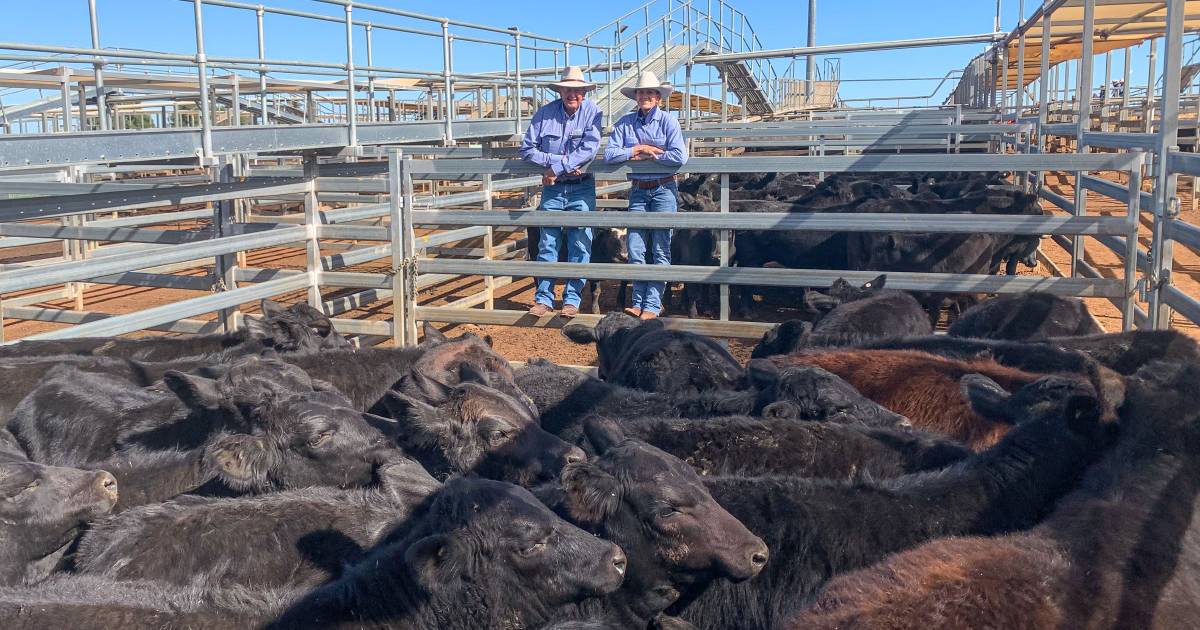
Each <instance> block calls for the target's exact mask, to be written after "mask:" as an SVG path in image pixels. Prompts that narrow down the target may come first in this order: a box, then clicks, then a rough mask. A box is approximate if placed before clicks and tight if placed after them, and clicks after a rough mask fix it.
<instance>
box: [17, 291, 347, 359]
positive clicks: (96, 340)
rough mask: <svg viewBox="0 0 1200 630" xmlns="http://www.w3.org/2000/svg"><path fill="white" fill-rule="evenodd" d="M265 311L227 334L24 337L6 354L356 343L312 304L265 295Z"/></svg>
mask: <svg viewBox="0 0 1200 630" xmlns="http://www.w3.org/2000/svg"><path fill="white" fill-rule="evenodd" d="M262 311H263V316H262V318H257V317H246V318H245V320H244V321H245V327H244V328H242V329H240V330H238V331H236V332H232V333H227V334H212V335H194V336H188V337H143V338H139V339H123V338H119V337H83V338H78V339H62V340H54V341H21V342H18V343H15V344H12V345H9V346H0V359H9V358H30V357H51V356H60V355H82V356H95V357H110V358H114V359H134V360H138V361H149V362H157V361H172V360H176V359H181V358H184V357H199V356H213V357H214V358H217V359H219V360H228V359H232V358H235V357H237V356H244V355H246V354H257V353H258V352H260V351H261V350H262V349H265V348H271V349H274V350H277V351H279V352H318V351H321V350H329V349H336V348H350V347H351V346H350V342H348V341H346V339H345V338H344V337H342V336H341V335H339V334H337V331H335V330H334V329H333V322H331V321H330V320H329V318H328V317H327V316H326V315H325V314H324V313H322V312H321V311H318V310H317V309H315V308H313V307H311V306H309V305H308V304H304V303H300V304H295V305H292V306H289V307H287V308H284V307H283V306H282V305H281V304H278V303H276V302H273V301H271V300H263V301H262Z"/></svg>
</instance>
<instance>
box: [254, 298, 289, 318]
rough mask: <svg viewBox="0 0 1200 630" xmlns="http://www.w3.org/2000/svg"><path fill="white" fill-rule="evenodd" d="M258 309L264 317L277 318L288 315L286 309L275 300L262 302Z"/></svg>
mask: <svg viewBox="0 0 1200 630" xmlns="http://www.w3.org/2000/svg"><path fill="white" fill-rule="evenodd" d="M259 307H260V308H261V309H262V312H263V316H264V317H270V318H279V317H287V315H288V310H287V308H286V307H285V306H284V305H282V304H280V303H279V302H276V301H275V300H263V301H262V304H260V305H259Z"/></svg>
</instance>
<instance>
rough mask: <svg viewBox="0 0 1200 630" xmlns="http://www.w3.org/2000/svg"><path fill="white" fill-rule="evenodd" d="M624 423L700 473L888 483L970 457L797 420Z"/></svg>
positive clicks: (901, 435)
mask: <svg viewBox="0 0 1200 630" xmlns="http://www.w3.org/2000/svg"><path fill="white" fill-rule="evenodd" d="M620 426H621V430H622V431H624V433H625V435H627V436H629V437H632V438H637V439H639V440H642V441H644V442H646V443H647V444H650V445H651V446H655V447H657V448H659V449H661V450H663V451H664V452H666V453H669V454H671V455H674V456H675V457H678V458H679V459H682V460H683V461H685V462H687V463H688V464H689V465H691V466H692V468H695V469H696V472H698V473H699V474H701V475H795V476H799V477H814V478H824V479H853V478H856V477H857V476H859V475H865V476H868V477H873V478H879V479H882V478H887V477H897V476H900V475H903V474H907V473H913V472H919V471H922V470H935V469H939V468H945V467H946V466H949V465H950V464H952V463H954V462H956V461H958V460H961V459H964V458H966V457H967V456H968V455H970V454H971V451H970V450H969V449H967V448H966V447H964V446H962V445H961V444H958V443H957V442H953V441H951V440H948V439H945V438H940V437H936V436H933V435H929V434H920V433H912V432H908V431H899V430H896V429H881V428H870V427H864V426H861V425H854V424H841V423H837V422H796V421H795V420H794V419H791V418H783V419H780V418H752V417H748V416H721V417H712V418H679V417H666V418H664V417H657V418H656V417H646V416H641V417H638V416H632V415H625V416H623V417H622V418H621V420H620Z"/></svg>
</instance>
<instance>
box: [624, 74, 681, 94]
mask: <svg viewBox="0 0 1200 630" xmlns="http://www.w3.org/2000/svg"><path fill="white" fill-rule="evenodd" d="M638 90H658V93H659V94H660V95H662V99H663V100H664V101H665V100H667V97H669V96H671V92H674V91H675V87H674V86H672V85H671V84H670V83H663V82H660V81H659V80H658V75H657V74H654V73H653V72H650V71H649V70H647V71H646V72H643V73H641V74H640V75H638V82H637V85H635V86H633V87H623V88H621V94H624V95H625V97H626V98H632V99H634V100H637V91H638Z"/></svg>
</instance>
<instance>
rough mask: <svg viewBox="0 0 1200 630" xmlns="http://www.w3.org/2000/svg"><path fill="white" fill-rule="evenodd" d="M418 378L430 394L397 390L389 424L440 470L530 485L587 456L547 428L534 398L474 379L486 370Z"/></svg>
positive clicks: (389, 399)
mask: <svg viewBox="0 0 1200 630" xmlns="http://www.w3.org/2000/svg"><path fill="white" fill-rule="evenodd" d="M410 378H411V379H412V380H413V381H414V383H415V385H414V386H413V387H412V388H411V389H417V390H419V391H421V392H422V395H421V396H420V397H413V396H408V395H406V394H402V393H398V392H392V393H389V394H388V395H387V396H386V397H385V398H384V401H383V406H384V408H385V409H386V411H387V412H388V416H389V417H391V418H392V419H394V421H395V422H394V423H392V426H389V427H387V428H385V432H386V433H387V434H388V435H389V436H391V437H392V438H393V439H394V440H396V441H397V442H398V443H399V444H400V446H401V447H402V448H403V449H404V451H405V452H406V453H408V454H410V455H412V456H413V457H415V458H417V460H418V461H420V462H421V464H422V465H424V466H425V468H426V469H427V470H429V471H430V472H431V473H433V474H434V475H435V476H437V477H445V476H446V475H449V474H451V473H456V472H472V473H475V474H477V475H480V476H483V477H487V478H491V479H499V480H502V481H509V482H512V483H517V484H519V485H522V486H526V487H529V486H533V485H534V484H538V483H541V482H544V481H548V480H551V479H555V478H557V477H558V474H559V472H560V471H561V470H562V468H563V466H565V465H567V464H571V463H576V462H581V461H583V460H584V459H586V458H585V456H584V454H583V452H582V451H581V450H580V449H579V448H577V447H573V446H571V445H569V444H567V443H565V442H563V441H562V440H560V439H558V438H557V437H555V436H553V435H551V434H549V433H547V432H546V431H545V430H543V429H542V428H541V427H540V426H539V425H538V417H537V415H536V414H535V413H533V412H532V411H530V409H529V406H528V405H526V404H524V403H523V402H519V401H517V400H516V399H514V398H512V397H511V396H508V395H506V394H504V393H503V392H500V391H497V390H495V389H492V388H490V387H487V386H486V385H480V384H478V383H477V382H472V380H476V381H477V380H479V376H478V375H475V374H473V375H468V380H467V382H463V383H460V384H458V385H456V386H450V385H447V384H445V383H442V382H440V381H438V380H436V379H432V378H428V377H426V376H424V375H423V374H421V373H419V372H417V373H414V374H413V375H412V376H411V377H410ZM404 389H410V388H408V387H405V388H404ZM425 401H430V403H432V404H429V403H427V402H425Z"/></svg>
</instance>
